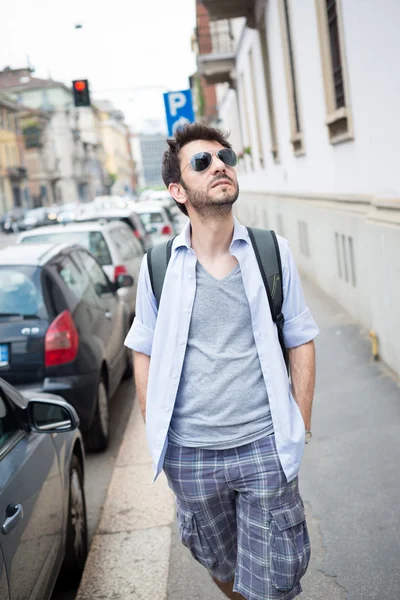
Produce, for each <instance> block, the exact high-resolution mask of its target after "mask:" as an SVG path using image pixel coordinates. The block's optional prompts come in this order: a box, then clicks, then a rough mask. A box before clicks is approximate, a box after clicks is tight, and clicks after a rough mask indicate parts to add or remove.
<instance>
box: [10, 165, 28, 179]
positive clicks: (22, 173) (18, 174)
mask: <svg viewBox="0 0 400 600" xmlns="http://www.w3.org/2000/svg"><path fill="white" fill-rule="evenodd" d="M7 175H8V177H9V179H10V181H13V182H15V183H18V182H20V181H22V180H23V179H26V178H27V176H28V171H27V170H26V169H25V167H18V166H17V167H8V169H7Z"/></svg>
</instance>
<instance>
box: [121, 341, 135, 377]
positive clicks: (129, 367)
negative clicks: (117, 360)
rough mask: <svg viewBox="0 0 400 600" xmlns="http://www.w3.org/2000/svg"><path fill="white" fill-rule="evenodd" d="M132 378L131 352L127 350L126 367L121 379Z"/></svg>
mask: <svg viewBox="0 0 400 600" xmlns="http://www.w3.org/2000/svg"><path fill="white" fill-rule="evenodd" d="M132 377H133V352H132V350H129V348H128V349H127V351H126V367H125V371H124V375H123V379H131V378H132Z"/></svg>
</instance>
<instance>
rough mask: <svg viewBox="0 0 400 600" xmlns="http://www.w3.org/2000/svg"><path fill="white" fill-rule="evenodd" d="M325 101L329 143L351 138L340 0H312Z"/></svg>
mask: <svg viewBox="0 0 400 600" xmlns="http://www.w3.org/2000/svg"><path fill="white" fill-rule="evenodd" d="M315 2H316V9H317V17H318V30H319V39H320V49H321V61H322V75H323V81H324V91H325V103H326V112H327V115H326V125H327V127H328V134H329V140H330V142H331V143H332V144H336V143H339V142H343V141H346V140H349V139H353V130H352V120H351V113H350V109H349V100H348V97H349V90H348V85H347V79H348V78H347V69H346V60H345V49H344V35H343V23H342V16H341V5H340V2H341V0H315Z"/></svg>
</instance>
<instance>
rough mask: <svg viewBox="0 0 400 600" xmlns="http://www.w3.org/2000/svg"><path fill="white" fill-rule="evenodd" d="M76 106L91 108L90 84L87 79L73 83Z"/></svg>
mask: <svg viewBox="0 0 400 600" xmlns="http://www.w3.org/2000/svg"><path fill="white" fill-rule="evenodd" d="M72 91H73V94H74V104H75V106H90V94H89V82H88V80H87V79H77V80H75V81H73V82H72Z"/></svg>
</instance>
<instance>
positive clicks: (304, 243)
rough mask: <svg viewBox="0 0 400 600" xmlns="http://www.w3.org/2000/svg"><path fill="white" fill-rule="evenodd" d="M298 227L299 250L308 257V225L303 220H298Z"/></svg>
mask: <svg viewBox="0 0 400 600" xmlns="http://www.w3.org/2000/svg"><path fill="white" fill-rule="evenodd" d="M298 227H299V244H300V252H301V253H302V254H303V255H304V256H307V258H309V257H310V242H309V236H308V225H307V223H306V222H305V221H298Z"/></svg>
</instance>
